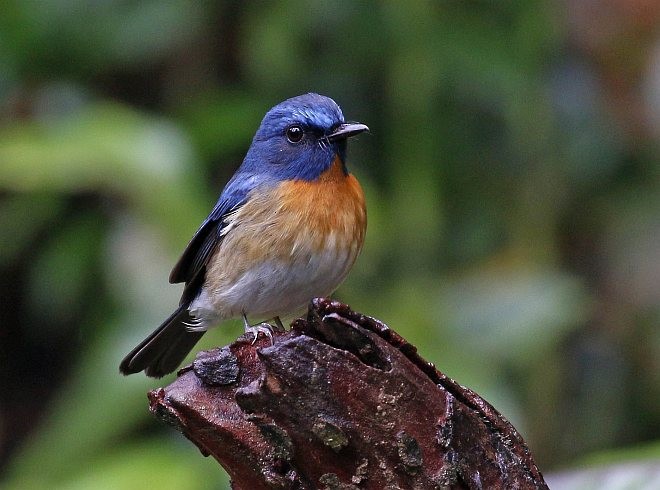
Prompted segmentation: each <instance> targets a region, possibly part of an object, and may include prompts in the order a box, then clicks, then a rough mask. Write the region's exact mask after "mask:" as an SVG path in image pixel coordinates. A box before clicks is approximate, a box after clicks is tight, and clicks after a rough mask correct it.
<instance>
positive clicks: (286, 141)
mask: <svg viewBox="0 0 660 490" xmlns="http://www.w3.org/2000/svg"><path fill="white" fill-rule="evenodd" d="M368 129H369V128H367V126H365V125H364V124H360V123H347V122H345V121H344V115H343V114H342V112H341V109H340V108H339V106H338V105H337V103H336V102H335V101H334V100H332V99H330V98H329V97H324V96H322V95H319V94H314V93H309V94H305V95H299V96H298V97H293V98H291V99H287V100H285V101H284V102H282V103H280V104H278V105H276V106H275V107H273V108H272V109H271V110H269V111H268V112H267V113H266V115H265V116H264V119H263V121H262V122H261V126H260V127H259V129H258V130H257V133H256V134H255V136H254V139H253V141H252V146H251V147H250V150H249V152H248V154H247V156H246V158H245V161H244V163H243V170H244V171H248V172H251V173H262V174H263V173H265V174H268V175H270V176H272V177H274V178H277V179H282V180H292V179H303V180H316V179H317V178H318V177H319V176H320V175H321V174H322V173H323V172H324V171H326V170H327V169H328V168H329V167H330V166H331V165H332V164H333V162H334V161H335V158H336V157H337V156H338V157H339V158H340V160H341V162H342V165H345V162H346V139H347V138H349V137H350V136H353V135H356V134H359V133H362V132H363V131H368ZM344 172H346V168H345V167H344Z"/></svg>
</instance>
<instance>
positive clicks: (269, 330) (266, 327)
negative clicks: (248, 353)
mask: <svg viewBox="0 0 660 490" xmlns="http://www.w3.org/2000/svg"><path fill="white" fill-rule="evenodd" d="M274 330H275V327H273V325H270V324H268V323H260V324H258V325H253V326H250V327H245V333H251V334H253V335H254V338H253V339H252V342H251V345H254V343H255V342H256V341H257V339H258V338H259V334H260V333H262V334H264V335H265V336H266V337H268V338H269V339H270V345H273V331H274Z"/></svg>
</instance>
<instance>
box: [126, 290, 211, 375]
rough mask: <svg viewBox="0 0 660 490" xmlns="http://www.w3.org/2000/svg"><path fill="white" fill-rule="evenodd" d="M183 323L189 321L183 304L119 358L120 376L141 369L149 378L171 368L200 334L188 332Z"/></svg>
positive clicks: (195, 341) (178, 361)
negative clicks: (124, 355)
mask: <svg viewBox="0 0 660 490" xmlns="http://www.w3.org/2000/svg"><path fill="white" fill-rule="evenodd" d="M184 322H187V323H191V318H190V315H189V314H188V305H187V304H186V303H184V304H182V305H181V306H179V308H177V310H176V311H175V312H174V313H172V314H171V315H170V316H169V318H168V319H167V320H165V321H164V322H163V323H162V324H161V325H160V327H158V328H157V329H156V330H154V331H153V332H152V333H151V335H149V336H148V337H147V338H146V339H144V340H143V341H142V342H140V344H139V345H138V346H137V347H136V348H135V349H133V350H132V351H131V352H130V353H129V354H128V355H127V356H126V357H125V358H124V360H123V361H121V364H120V365H119V371H120V372H121V373H122V374H124V375H128V374H133V373H139V372H140V371H144V372H145V374H146V375H147V376H151V377H152V378H160V377H162V376H165V375H166V374H169V373H171V372H172V371H174V370H175V369H176V368H177V367H179V365H180V364H181V362H182V361H183V359H184V358H185V357H186V356H187V355H188V353H189V352H190V351H191V350H192V348H193V347H194V346H195V344H196V343H197V341H199V339H200V338H201V337H202V335H204V332H190V331H189V330H187V329H186V325H185V323H184Z"/></svg>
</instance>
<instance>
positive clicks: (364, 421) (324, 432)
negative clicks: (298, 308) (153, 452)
mask: <svg viewBox="0 0 660 490" xmlns="http://www.w3.org/2000/svg"><path fill="white" fill-rule="evenodd" d="M251 341H252V339H251V338H244V337H242V338H239V339H238V340H237V341H236V342H234V343H233V344H231V345H230V346H227V347H223V348H218V349H213V350H210V351H207V352H201V353H199V354H198V356H197V358H196V359H195V361H194V362H193V364H192V365H191V366H187V367H185V368H183V369H182V370H181V371H179V373H178V378H177V379H176V381H174V382H173V383H172V384H171V385H169V386H168V387H166V388H159V389H157V390H154V391H151V392H150V393H149V399H150V401H151V411H152V412H153V413H154V414H155V415H156V416H157V417H158V418H160V419H161V420H163V421H165V422H167V423H168V424H171V425H173V426H175V427H176V428H178V429H179V430H180V431H181V432H182V433H183V434H184V435H185V436H186V437H187V438H188V439H190V440H191V441H192V442H193V443H195V444H196V445H197V446H198V447H199V449H200V450H201V451H202V453H203V454H204V455H212V456H213V457H214V458H215V459H216V460H217V461H218V462H219V463H220V464H221V465H222V466H223V467H224V468H225V469H226V470H227V472H228V473H229V475H230V477H231V480H232V487H233V488H234V489H241V490H257V489H272V488H296V489H314V488H326V489H384V488H390V489H396V488H401V489H405V488H415V489H417V488H420V489H427V488H428V489H433V488H521V489H522V488H547V486H546V484H545V482H544V480H543V476H542V475H541V473H540V471H539V470H538V468H537V467H536V464H535V463H534V460H533V459H532V456H531V454H530V451H529V449H528V448H527V445H526V444H525V441H524V440H523V439H522V437H521V436H520V435H519V434H518V432H517V431H516V429H515V428H514V427H513V426H512V425H511V424H510V423H509V422H508V421H507V420H506V419H505V418H504V417H502V416H501V415H500V414H499V413H498V412H497V410H495V409H494V408H493V407H492V406H491V405H490V404H489V403H488V402H486V401H485V400H483V399H482V398H481V397H480V396H479V395H477V394H476V393H474V392H473V391H471V390H469V389H467V388H464V387H462V386H460V385H459V384H458V383H456V382H454V381H453V380H451V379H450V378H448V377H447V376H445V375H444V374H442V373H440V372H438V371H437V370H436V369H435V367H434V365H433V364H431V363H428V362H426V361H424V360H423V359H422V358H421V357H419V355H418V354H417V352H416V349H415V347H413V346H412V345H411V344H409V343H408V342H406V341H405V340H404V339H403V338H402V337H401V336H399V335H398V334H397V333H395V332H394V331H393V330H391V329H389V328H388V327H387V326H386V325H384V324H383V323H381V322H379V321H378V320H375V319H373V318H370V317H367V316H365V315H362V314H360V313H356V312H353V311H351V310H350V308H349V307H348V306H346V305H344V304H341V303H338V302H336V301H332V300H328V299H315V300H314V301H312V303H311V305H310V308H309V312H308V315H307V318H306V319H298V320H296V321H295V322H293V324H292V328H291V330H290V331H288V332H275V334H274V336H273V344H272V345H271V344H270V341H269V340H268V339H265V338H264V339H262V338H260V339H259V340H258V341H257V342H256V343H254V344H252V343H251Z"/></svg>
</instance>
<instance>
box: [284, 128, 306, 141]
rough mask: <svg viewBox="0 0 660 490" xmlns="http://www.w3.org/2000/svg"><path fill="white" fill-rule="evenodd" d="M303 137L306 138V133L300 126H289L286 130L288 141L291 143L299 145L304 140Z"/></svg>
mask: <svg viewBox="0 0 660 490" xmlns="http://www.w3.org/2000/svg"><path fill="white" fill-rule="evenodd" d="M303 136H305V132H304V131H303V128H301V127H300V126H298V125H295V126H289V127H288V128H287V130H286V139H288V140H289V142H290V143H299V142H300V141H301V140H302V139H303Z"/></svg>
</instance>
